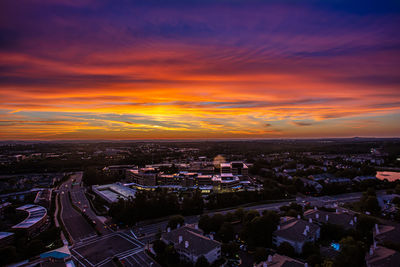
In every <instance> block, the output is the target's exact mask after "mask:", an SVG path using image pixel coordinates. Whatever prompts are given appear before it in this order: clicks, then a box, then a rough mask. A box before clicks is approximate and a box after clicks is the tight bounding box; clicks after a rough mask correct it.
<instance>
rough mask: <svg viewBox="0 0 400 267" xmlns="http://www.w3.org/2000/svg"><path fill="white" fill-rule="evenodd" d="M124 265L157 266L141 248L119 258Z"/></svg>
mask: <svg viewBox="0 0 400 267" xmlns="http://www.w3.org/2000/svg"><path fill="white" fill-rule="evenodd" d="M120 260H121V262H122V264H123V265H124V266H132V267H142V266H153V267H155V266H159V265H158V264H157V263H155V262H154V261H153V260H152V259H151V258H150V257H149V256H148V255H147V254H146V252H144V251H143V250H141V251H137V252H135V253H134V254H131V255H129V256H126V257H124V258H122V259H120Z"/></svg>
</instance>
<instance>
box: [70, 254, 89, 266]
mask: <svg viewBox="0 0 400 267" xmlns="http://www.w3.org/2000/svg"><path fill="white" fill-rule="evenodd" d="M71 256H72V258H74V259H75V260H76V261H77V262H78V263H79V264H80V265H82V266H83V267H86V265H85V264H83V263H82V262H81V261H80V260H78V258H77V257H75V256H74V255H71Z"/></svg>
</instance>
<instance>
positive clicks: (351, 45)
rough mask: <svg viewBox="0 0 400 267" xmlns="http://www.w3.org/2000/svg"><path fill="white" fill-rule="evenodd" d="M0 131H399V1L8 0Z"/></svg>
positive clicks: (21, 136) (132, 135) (274, 134)
mask: <svg viewBox="0 0 400 267" xmlns="http://www.w3.org/2000/svg"><path fill="white" fill-rule="evenodd" d="M0 5H1V11H0V14H1V16H0V17H1V18H0V69H1V72H0V73H1V74H0V97H1V99H2V100H1V101H0V127H1V131H0V139H1V140H67V139H77V140H85V139H116V140H124V139H127V140H130V139H186V138H187V139H196V138H199V139H204V138H228V139H229V138H257V139H260V138H272V139H279V138H324V137H354V136H363V137H399V136H400V124H399V123H398V122H399V121H400V73H399V70H400V37H399V35H398V28H399V26H400V4H399V3H398V2H396V1H387V2H385V3H384V4H382V3H381V4H376V3H373V2H372V1H353V2H352V3H348V1H328V2H325V1H324V2H323V3H318V2H317V1H305V2H301V4H300V3H298V2H297V3H296V2H295V1H284V2H282V1H268V2H262V1H246V2H244V1H233V2H229V1H221V2H215V1H171V2H164V1H137V2H134V3H133V2H118V3H115V1H90V0H87V1H73V0H63V1H57V3H52V1H37V2H35V1H28V0H26V1H18V2H15V1H4V2H3V3H2V4H0Z"/></svg>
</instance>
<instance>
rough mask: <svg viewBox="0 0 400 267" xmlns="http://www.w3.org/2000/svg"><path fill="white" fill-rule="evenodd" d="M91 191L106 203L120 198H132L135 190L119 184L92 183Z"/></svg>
mask: <svg viewBox="0 0 400 267" xmlns="http://www.w3.org/2000/svg"><path fill="white" fill-rule="evenodd" d="M92 190H93V192H94V193H95V194H96V195H98V196H99V197H101V198H102V199H104V200H105V201H107V202H108V203H114V202H117V201H118V200H119V199H120V198H121V199H128V198H134V197H135V194H136V190H135V189H132V188H129V187H126V186H123V185H121V184H106V185H93V186H92Z"/></svg>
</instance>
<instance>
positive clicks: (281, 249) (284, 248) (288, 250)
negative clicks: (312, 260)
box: [277, 242, 295, 257]
mask: <svg viewBox="0 0 400 267" xmlns="http://www.w3.org/2000/svg"><path fill="white" fill-rule="evenodd" d="M277 252H278V253H279V254H282V255H286V256H289V257H293V256H294V255H295V251H294V248H293V247H292V245H290V244H289V243H288V242H283V243H281V244H280V245H279V246H278V249H277Z"/></svg>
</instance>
